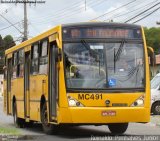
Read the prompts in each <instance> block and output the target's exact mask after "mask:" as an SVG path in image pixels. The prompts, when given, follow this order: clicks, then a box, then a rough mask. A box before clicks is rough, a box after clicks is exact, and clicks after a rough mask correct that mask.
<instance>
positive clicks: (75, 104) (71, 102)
mask: <svg viewBox="0 0 160 141" xmlns="http://www.w3.org/2000/svg"><path fill="white" fill-rule="evenodd" d="M68 104H69V106H70V107H83V105H82V104H81V103H80V102H79V101H77V100H76V99H74V98H71V97H70V96H69V97H68Z"/></svg>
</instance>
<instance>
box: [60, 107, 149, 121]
mask: <svg viewBox="0 0 160 141" xmlns="http://www.w3.org/2000/svg"><path fill="white" fill-rule="evenodd" d="M58 115H59V116H58V123H60V124H61V123H73V124H107V123H124V122H142V123H147V122H149V121H150V108H144V107H123V108H117V107H107V108H106V107H101V108H99V107H70V108H60V109H59V111H58Z"/></svg>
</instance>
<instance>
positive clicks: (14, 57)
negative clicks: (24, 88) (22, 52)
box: [12, 52, 17, 79]
mask: <svg viewBox="0 0 160 141" xmlns="http://www.w3.org/2000/svg"><path fill="white" fill-rule="evenodd" d="M12 64H13V65H12V66H13V68H12V78H13V79H14V78H16V77H17V52H14V53H13V62H12Z"/></svg>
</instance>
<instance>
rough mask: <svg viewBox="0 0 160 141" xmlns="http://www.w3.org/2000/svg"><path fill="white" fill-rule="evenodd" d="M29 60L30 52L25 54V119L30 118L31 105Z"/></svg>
mask: <svg viewBox="0 0 160 141" xmlns="http://www.w3.org/2000/svg"><path fill="white" fill-rule="evenodd" d="M29 60H30V52H26V53H25V66H24V68H25V69H24V114H25V118H26V119H29V117H30V103H29Z"/></svg>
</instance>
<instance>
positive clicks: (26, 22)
mask: <svg viewBox="0 0 160 141" xmlns="http://www.w3.org/2000/svg"><path fill="white" fill-rule="evenodd" d="M26 40H28V19H27V3H26V0H25V1H24V36H23V40H22V42H23V41H26Z"/></svg>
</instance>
